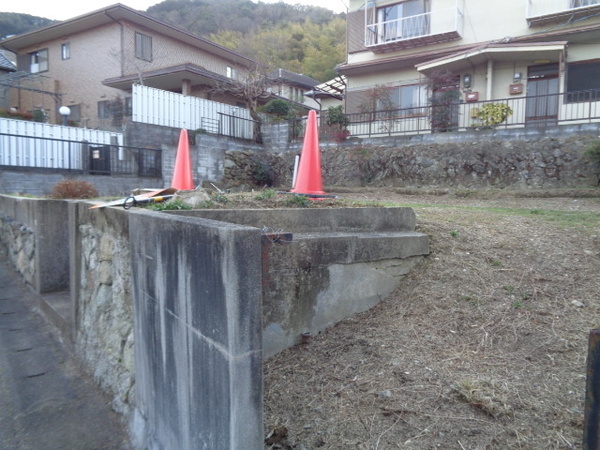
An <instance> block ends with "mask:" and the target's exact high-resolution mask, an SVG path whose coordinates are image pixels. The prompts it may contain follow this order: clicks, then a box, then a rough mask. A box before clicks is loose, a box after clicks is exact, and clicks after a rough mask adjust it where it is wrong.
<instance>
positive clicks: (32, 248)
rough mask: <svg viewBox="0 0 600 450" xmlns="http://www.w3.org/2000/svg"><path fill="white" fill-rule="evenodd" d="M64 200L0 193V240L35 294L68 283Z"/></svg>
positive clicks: (65, 206) (58, 287) (50, 290)
mask: <svg viewBox="0 0 600 450" xmlns="http://www.w3.org/2000/svg"><path fill="white" fill-rule="evenodd" d="M66 216H67V202H64V201H60V200H42V199H27V198H22V197H11V196H0V231H1V233H2V234H1V235H0V242H1V243H3V244H4V245H5V246H6V248H7V250H8V256H9V258H10V260H11V262H12V264H13V265H14V267H16V268H17V269H18V270H19V272H21V273H22V274H23V278H24V279H25V281H26V282H27V283H28V284H30V285H31V287H32V288H33V290H34V291H35V292H36V293H37V294H42V293H46V292H54V291H60V290H64V289H67V288H68V283H69V256H68V255H69V241H68V232H67V228H66V227H65V224H64V219H65V218H66Z"/></svg>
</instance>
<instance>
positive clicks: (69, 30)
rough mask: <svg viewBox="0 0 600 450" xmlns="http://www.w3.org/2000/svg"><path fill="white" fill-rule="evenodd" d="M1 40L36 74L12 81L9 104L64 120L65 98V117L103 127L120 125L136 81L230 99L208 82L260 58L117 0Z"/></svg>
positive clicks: (234, 75) (241, 72) (242, 71)
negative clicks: (22, 83)
mask: <svg viewBox="0 0 600 450" xmlns="http://www.w3.org/2000/svg"><path fill="white" fill-rule="evenodd" d="M0 47H1V48H2V49H4V50H7V51H10V52H13V53H15V54H16V55H17V69H18V71H19V72H22V73H27V74H30V75H31V76H30V78H31V77H34V76H37V78H38V82H37V84H36V86H37V88H36V89H35V90H33V91H32V90H26V91H19V92H17V93H15V92H14V91H15V90H17V91H18V86H14V87H13V89H12V90H13V92H12V93H11V96H10V98H11V101H12V102H13V103H14V104H13V105H12V107H13V108H17V109H19V110H21V111H27V112H32V111H34V110H39V109H41V110H43V111H44V113H45V114H46V115H47V116H48V117H49V121H50V122H51V123H61V121H62V117H61V116H60V114H59V113H58V109H59V107H60V106H67V107H68V108H69V109H70V115H69V116H68V120H69V122H71V123H74V124H76V125H80V126H86V127H89V128H102V129H118V128H120V127H121V124H122V121H123V119H124V118H127V116H128V115H130V114H131V88H132V85H133V84H144V85H146V86H150V87H155V88H158V89H163V90H167V91H171V92H177V93H182V94H185V95H193V96H197V97H202V98H208V99H212V100H217V101H221V102H225V103H231V104H234V105H235V104H236V103H237V102H236V100H235V99H233V98H226V97H220V98H214V95H213V96H212V97H213V98H211V94H210V92H209V91H210V89H211V88H212V87H214V86H215V85H216V84H217V83H227V82H231V80H234V79H243V77H244V76H245V75H246V74H247V73H248V72H249V71H251V70H252V69H254V68H255V67H256V66H257V63H256V62H255V61H253V60H252V59H250V58H248V57H245V56H243V55H240V54H238V53H236V52H233V51H231V50H228V49H225V48H224V47H221V46H219V45H217V44H215V43H213V42H210V41H208V40H206V39H203V38H200V37H198V36H196V35H193V34H190V33H188V32H186V31H184V30H181V29H178V28H176V27H173V26H171V25H168V24H166V23H164V22H161V21H159V20H156V19H154V18H152V17H150V16H148V15H146V14H144V13H142V12H139V11H136V10H134V9H131V8H129V7H127V6H124V5H121V4H116V5H113V6H109V7H106V8H102V9H99V10H97V11H93V12H90V13H88V14H85V15H82V16H79V17H75V18H73V19H70V20H66V21H64V22H59V23H57V24H54V25H51V26H48V27H45V28H42V29H39V30H36V31H32V32H30V33H26V34H22V35H19V36H14V37H11V38H8V39H4V40H3V41H0ZM239 106H243V105H239Z"/></svg>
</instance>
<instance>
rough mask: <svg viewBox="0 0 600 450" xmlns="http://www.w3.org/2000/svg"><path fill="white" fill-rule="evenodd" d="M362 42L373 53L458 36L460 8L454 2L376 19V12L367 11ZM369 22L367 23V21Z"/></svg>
mask: <svg viewBox="0 0 600 450" xmlns="http://www.w3.org/2000/svg"><path fill="white" fill-rule="evenodd" d="M367 17H372V18H374V20H372V21H369V20H368V19H367V23H366V28H365V46H366V47H368V48H370V49H371V50H372V51H374V52H377V53H383V52H391V51H397V50H403V49H407V48H413V47H421V46H424V45H431V44H437V43H441V42H448V41H453V40H456V39H460V38H461V37H462V30H463V11H462V8H460V7H459V6H458V2H457V5H456V6H455V7H451V8H445V9H439V10H435V11H430V12H426V13H424V14H417V15H412V16H408V17H402V18H398V19H394V20H385V21H384V20H379V21H377V19H378V18H379V17H381V15H380V14H377V13H376V12H373V13H371V14H367ZM369 22H370V23H369Z"/></svg>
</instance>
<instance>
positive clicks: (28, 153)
mask: <svg viewBox="0 0 600 450" xmlns="http://www.w3.org/2000/svg"><path fill="white" fill-rule="evenodd" d="M84 144H92V145H93V144H101V145H123V135H122V134H120V133H113V132H108V131H100V130H90V129H87V128H75V127H64V126H60V125H49V124H46V123H38V122H29V121H25V120H14V119H5V118H0V165H5V166H22V167H45V168H52V169H71V170H73V169H82V168H83V151H84V147H83V146H84Z"/></svg>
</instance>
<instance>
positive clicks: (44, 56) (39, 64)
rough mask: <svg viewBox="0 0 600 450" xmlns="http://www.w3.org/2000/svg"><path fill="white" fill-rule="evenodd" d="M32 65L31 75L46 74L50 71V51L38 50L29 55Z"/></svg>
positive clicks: (30, 68)
mask: <svg viewBox="0 0 600 450" xmlns="http://www.w3.org/2000/svg"><path fill="white" fill-rule="evenodd" d="M29 56H30V61H31V65H30V66H29V71H30V72H31V73H38V72H46V71H47V70H48V49H47V48H46V49H44V50H38V51H37V52H33V53H30V54H29Z"/></svg>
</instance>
